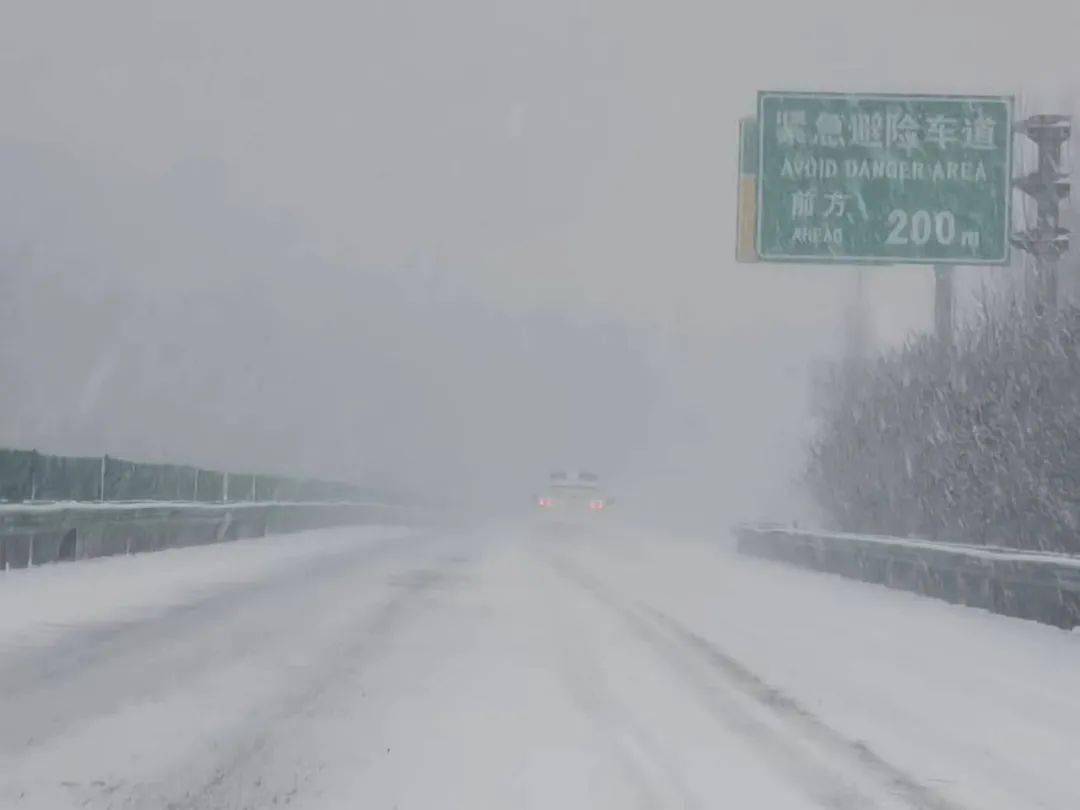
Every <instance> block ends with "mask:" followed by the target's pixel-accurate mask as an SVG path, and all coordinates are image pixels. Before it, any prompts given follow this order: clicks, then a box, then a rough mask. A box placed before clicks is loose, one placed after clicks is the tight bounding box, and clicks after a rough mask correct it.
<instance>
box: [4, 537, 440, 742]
mask: <svg viewBox="0 0 1080 810" xmlns="http://www.w3.org/2000/svg"><path fill="white" fill-rule="evenodd" d="M432 540H433V536H432V535H428V534H409V535H404V536H401V537H391V538H384V539H380V540H377V541H374V542H372V543H365V544H362V545H358V546H357V547H355V548H349V549H346V550H344V551H334V552H332V553H330V554H326V555H320V556H317V557H315V558H311V559H303V560H300V561H298V562H297V564H296V565H292V566H289V567H288V568H286V569H284V570H281V571H277V572H274V573H273V574H271V575H270V576H269V577H265V578H262V579H256V580H251V581H244V582H239V583H235V584H228V585H221V586H216V587H213V588H211V589H208V590H206V591H204V592H202V593H200V594H198V595H197V596H195V597H194V598H192V599H189V600H188V601H185V602H183V603H180V604H176V605H173V606H171V607H166V608H164V609H159V610H156V611H153V612H151V613H149V614H148V615H145V616H141V617H139V618H135V619H132V620H129V621H110V622H102V623H97V624H94V625H89V626H86V627H82V628H78V629H73V630H72V631H71V632H70V633H69V634H67V635H66V636H63V637H61V638H60V639H59V640H56V641H54V642H52V643H50V644H48V645H47V646H43V647H33V648H27V649H23V650H22V651H20V653H18V654H16V655H14V656H10V655H5V659H6V660H5V661H4V663H3V666H0V696H2V698H0V706H2V707H3V712H4V718H5V720H4V723H3V724H0V755H2V754H6V755H15V754H19V753H21V752H24V751H26V750H27V749H28V748H36V747H39V746H41V745H43V744H46V743H47V742H48V741H49V740H50V739H52V738H54V737H56V736H57V735H59V734H62V733H63V732H64V731H65V730H67V729H69V728H71V727H72V726H74V725H75V724H77V723H79V722H83V721H85V720H87V719H88V718H90V717H92V716H99V715H102V714H106V713H108V712H109V711H111V710H115V709H116V708H118V707H120V706H122V705H124V704H126V703H130V702H132V701H136V700H149V699H153V698H154V697H156V696H158V695H159V694H161V693H162V692H163V691H167V690H169V689H173V688H175V686H176V685H177V683H179V682H181V681H182V680H191V679H194V678H196V677H198V675H199V674H200V673H202V672H205V671H207V670H208V669H210V668H212V667H213V666H214V665H215V664H216V663H217V662H216V660H215V656H213V655H208V654H207V649H206V648H205V647H204V646H200V645H199V644H196V645H191V644H190V643H189V642H191V641H193V640H195V641H201V640H202V638H203V637H204V636H205V634H206V633H207V628H208V627H212V626H214V625H215V624H216V623H218V622H220V620H221V617H229V616H233V615H235V614H236V613H237V612H238V611H241V610H245V611H251V610H257V609H258V607H259V605H260V604H268V603H270V602H273V603H274V604H275V607H279V606H280V605H281V604H282V603H285V602H289V601H296V602H298V603H303V601H304V599H305V598H306V595H307V594H308V593H310V590H311V588H313V587H324V586H325V584H326V582H327V580H328V579H340V578H343V577H348V576H350V575H351V574H352V573H353V572H354V571H355V570H356V569H357V567H359V566H371V565H374V564H377V563H379V562H380V561H382V560H383V559H384V558H386V557H388V556H390V555H392V554H395V553H398V552H400V550H401V549H402V547H404V546H412V547H415V546H418V545H423V544H424V543H429V542H431V541H432ZM263 642H264V639H263V638H262V637H261V636H260V635H259V634H251V633H249V634H246V635H242V636H237V635H230V636H229V637H228V638H227V639H226V638H224V637H222V640H221V641H220V642H219V643H220V644H222V645H226V646H227V647H228V652H229V654H230V655H232V656H238V655H243V654H248V653H251V652H254V651H255V650H256V649H257V648H258V646H259V645H260V644H262V643H263ZM133 670H137V671H139V672H140V676H141V677H140V678H138V679H132V678H130V677H125V676H126V674H127V673H129V672H131V671H133ZM88 691H90V692H92V693H93V695H94V700H93V701H92V702H91V701H86V700H85V699H84V697H83V696H84V695H85V694H86V693H87V692H88ZM43 718H48V722H47V723H42V719H43ZM27 729H31V730H32V731H29V732H27V731H26V730H27Z"/></svg>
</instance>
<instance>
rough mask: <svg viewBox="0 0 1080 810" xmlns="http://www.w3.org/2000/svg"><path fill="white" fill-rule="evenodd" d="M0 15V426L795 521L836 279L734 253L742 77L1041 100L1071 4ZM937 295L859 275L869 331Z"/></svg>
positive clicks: (1027, 108) (68, 444) (146, 9)
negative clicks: (577, 475) (565, 475)
mask: <svg viewBox="0 0 1080 810" xmlns="http://www.w3.org/2000/svg"><path fill="white" fill-rule="evenodd" d="M0 14H2V23H3V24H2V25H0V98H2V99H3V114H2V115H0V179H2V184H0V381H2V389H0V390H2V395H0V396H2V406H0V444H2V445H5V446H16V447H25V448H30V447H36V448H38V449H40V450H43V451H50V452H56V453H66V454H101V453H104V452H109V453H111V454H115V455H121V456H125V457H128V458H133V459H138V460H146V461H165V460H168V461H174V462H181V463H194V464H200V465H205V466H209V467H219V468H220V467H227V468H230V469H234V470H246V469H250V470H255V471H259V472H276V473H287V474H296V475H302V474H309V475H318V476H322V477H327V478H340V479H346V480H353V481H357V482H360V483H366V484H372V485H375V486H382V487H389V488H397V489H403V490H406V491H410V492H419V493H424V494H426V495H428V496H431V497H437V498H440V499H444V500H450V501H460V502H463V503H469V504H497V505H499V506H506V505H507V504H511V503H517V502H519V501H520V502H525V501H526V500H527V499H528V498H529V496H530V495H531V493H532V492H533V491H534V490H535V489H536V487H537V486H539V485H540V483H541V482H542V481H543V479H544V477H545V476H546V474H547V472H548V470H549V469H552V468H554V467H564V466H565V467H570V468H574V467H577V466H584V467H587V468H590V469H594V470H595V471H597V472H599V473H600V474H602V475H604V476H605V477H606V478H608V479H610V480H611V482H612V488H613V490H614V491H615V494H616V495H617V496H620V497H623V499H624V502H634V503H636V504H637V505H639V506H641V505H646V506H647V507H648V508H650V509H653V510H660V511H664V512H666V513H667V514H669V515H670V514H674V515H678V516H680V517H687V516H697V515H701V516H706V515H710V514H716V513H717V512H718V511H720V512H722V513H723V514H725V515H731V516H733V517H744V516H757V515H761V514H764V515H773V516H777V517H787V516H789V515H791V514H794V513H796V512H799V511H801V510H802V508H803V507H802V505H801V504H800V502H799V500H798V494H797V493H796V492H795V491H794V490H793V488H792V487H791V486H790V484H791V481H792V480H793V479H794V477H795V476H796V475H797V472H798V468H799V465H800V464H801V457H800V453H801V442H802V439H803V437H804V436H805V434H806V431H807V429H808V418H807V413H808V404H807V381H808V378H809V377H810V375H811V374H812V372H813V368H814V365H815V364H816V363H819V362H822V361H823V359H825V358H827V357H830V356H835V355H836V354H837V353H838V352H839V351H840V349H841V345H842V335H843V329H844V318H845V317H846V313H847V312H848V309H849V307H850V306H851V304H852V301H853V300H854V298H853V297H854V283H853V282H854V272H855V271H852V270H844V269H836V268H812V267H794V268H776V267H765V266H753V265H750V266H740V265H736V264H735V263H734V260H733V255H734V239H733V237H734V231H735V211H734V206H735V181H736V175H735V172H736V147H737V145H736V133H737V130H736V123H737V119H738V118H739V117H740V116H743V115H747V114H751V113H752V112H753V109H754V104H755V93H756V91H757V90H759V89H817V90H840V91H842V90H850V91H898V92H901V91H902V92H956V93H964V92H979V93H1014V94H1016V95H1017V97H1018V101H1019V104H1018V107H1019V109H1020V111H1022V112H1025V113H1026V112H1033V111H1039V112H1071V110H1072V100H1071V94H1072V92H1073V91H1074V90H1076V87H1075V86H1074V85H1073V83H1072V79H1071V77H1070V76H1060V75H1052V73H1051V72H1050V71H1049V69H1047V70H1042V69H1041V68H1040V61H1041V60H1042V59H1043V58H1044V55H1045V54H1047V53H1051V52H1056V53H1059V54H1062V53H1065V54H1067V53H1071V51H1072V49H1073V48H1074V47H1075V42H1074V41H1073V36H1072V35H1073V33H1074V32H1075V31H1076V30H1077V23H1078V22H1080V12H1078V11H1077V10H1076V8H1075V6H1074V5H1073V4H1071V3H1067V2H1042V3H1039V2H1032V3H1028V4H1026V5H1025V7H1024V11H1023V13H1022V14H1021V13H1020V12H1018V11H1017V10H1016V8H1015V7H1013V6H1004V5H1001V6H999V5H995V4H987V3H985V2H981V3H976V2H954V3H950V4H948V7H947V8H943V7H942V4H939V3H921V2H912V3H907V4H904V5H903V6H897V5H895V4H881V3H863V2H820V3H816V4H812V5H802V4H798V5H797V4H792V3H756V4H751V5H745V4H744V5H741V6H740V7H739V8H738V13H737V14H736V13H735V12H734V11H732V10H729V9H727V8H725V7H723V6H721V5H718V4H712V3H665V4H646V3H637V2H629V3H627V2H614V0H610V1H608V0H597V1H596V2H569V1H568V0H548V2H544V3H517V2H513V3H508V2H495V0H487V1H486V2H484V1H482V0H461V2H457V3H435V2H408V1H407V0H396V1H394V2H362V3H356V2H348V3H346V2H329V1H328V0H324V1H323V2H308V3H303V4H300V3H270V2H265V0H261V1H260V2H253V1H246V0H236V1H235V2H229V3H221V2H218V1H215V2H210V0H188V2H185V3H182V4H179V3H163V2H148V0H131V1H130V2H121V0H97V2H95V3H92V4H91V3H86V4H76V3H69V2H52V1H50V0H32V1H27V2H20V1H18V0H8V2H6V3H4V5H3V10H2V12H0ZM1038 21H1043V23H1044V24H1041V25H1039V29H1040V35H1039V36H1038V37H1031V38H1028V39H1025V38H1023V37H1019V36H1018V33H1019V32H1020V31H1021V30H1023V29H1024V27H1025V26H1028V27H1031V26H1035V25H1037V24H1038ZM1059 61H1060V60H1059ZM1048 64H1050V62H1048ZM992 272H993V273H996V274H998V276H1001V275H1002V274H1003V273H1007V271H992ZM992 277H993V276H990V275H986V274H985V271H979V270H965V271H962V280H963V283H964V284H965V285H967V288H968V289H969V290H974V289H976V288H977V287H978V286H979V285H980V283H981V282H982V281H983V280H984V279H986V278H992ZM931 289H932V283H931V279H930V271H929V270H927V269H925V268H923V269H916V268H903V267H897V268H889V269H881V270H878V271H875V272H874V273H873V275H872V276H871V277H869V279H868V282H867V297H868V310H869V320H870V326H871V333H872V335H873V339H874V340H875V341H876V342H877V343H878V344H879V345H888V344H889V343H895V342H897V341H900V340H903V338H904V336H905V335H906V334H907V333H908V332H909V331H910V330H912V329H926V328H927V327H928V326H929V323H930V303H931V302H930V297H929V296H930V292H931Z"/></svg>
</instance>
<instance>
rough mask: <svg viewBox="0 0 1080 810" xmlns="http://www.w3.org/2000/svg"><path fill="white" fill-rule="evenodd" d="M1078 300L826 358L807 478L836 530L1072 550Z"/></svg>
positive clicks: (1076, 543)
mask: <svg viewBox="0 0 1080 810" xmlns="http://www.w3.org/2000/svg"><path fill="white" fill-rule="evenodd" d="M1078 344H1080V310H1076V309H1069V310H1067V311H1064V312H1062V313H1059V314H1057V315H1053V316H1046V317H1039V318H1036V317H1029V316H1027V317H1026V316H1025V315H1024V313H1023V312H1022V311H1021V310H1019V309H1018V308H1017V309H1014V310H1012V311H1011V312H1010V313H1009V314H1008V315H1007V316H1005V317H1001V316H998V317H991V316H989V315H984V316H983V317H982V318H981V319H980V320H979V321H978V322H977V323H976V324H973V325H969V326H967V327H965V328H964V329H962V330H961V332H960V334H959V335H958V336H957V338H956V341H955V344H954V345H953V346H944V345H942V344H941V343H940V342H938V341H937V340H935V339H933V338H932V337H920V338H917V339H913V340H912V341H910V342H908V343H907V344H906V345H905V346H904V347H903V348H901V349H899V350H896V351H893V352H891V353H889V354H886V355H884V356H881V357H878V358H875V359H872V360H864V361H861V362H849V363H845V364H843V365H838V366H835V367H833V368H831V369H829V370H828V371H827V372H826V374H825V375H824V377H823V379H821V380H820V381H819V393H818V396H817V400H818V407H819V412H818V417H819V424H818V430H817V434H816V437H815V439H814V440H813V442H812V444H811V447H810V458H809V463H808V466H807V470H806V483H807V485H808V487H809V489H810V491H811V493H812V494H813V496H814V498H815V500H816V501H817V502H818V503H819V504H820V506H821V507H822V508H823V509H824V511H825V513H826V514H827V515H828V516H829V517H830V519H831V520H832V521H833V523H834V526H833V528H836V529H839V530H842V531H862V532H876V533H881V534H892V535H900V536H921V537H930V538H935V539H940V540H955V541H964V542H975V543H986V544H995V545H1008V546H1018V547H1023V548H1037V549H1053V550H1062V551H1074V552H1080V534H1078V530H1080V351H1078V349H1080V347H1078Z"/></svg>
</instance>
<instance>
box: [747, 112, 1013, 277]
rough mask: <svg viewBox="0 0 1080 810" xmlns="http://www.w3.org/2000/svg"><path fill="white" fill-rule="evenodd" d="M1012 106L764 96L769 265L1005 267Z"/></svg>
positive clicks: (762, 155) (762, 234)
mask: <svg viewBox="0 0 1080 810" xmlns="http://www.w3.org/2000/svg"><path fill="white" fill-rule="evenodd" d="M1012 120H1013V118H1012V99H1011V98H1010V97H1007V96H902V95H860V94H853V95H840V94H835V93H774V92H762V93H759V94H758V137H759V143H758V177H757V182H758V189H757V193H758V201H757V202H758V204H757V252H758V254H759V256H760V257H761V261H766V262H768V261H773V262H811V263H826V262H842V263H849V264H860V263H874V262H895V263H915V262H926V263H934V264H1005V263H1007V262H1008V261H1009V240H1008V236H1009V224H1010V223H1009V200H1010V196H1011V178H1012V165H1011V164H1012Z"/></svg>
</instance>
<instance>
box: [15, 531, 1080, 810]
mask: <svg viewBox="0 0 1080 810" xmlns="http://www.w3.org/2000/svg"><path fill="white" fill-rule="evenodd" d="M1078 675H1080V634H1078V633H1067V632H1063V631H1060V630H1057V629H1054V628H1050V627H1044V626H1040V625H1036V624H1033V623H1030V622H1023V621H1018V620H1013V619H1008V618H1004V617H1000V616H993V615H990V614H985V613H982V612H979V611H974V610H970V609H965V608H959V607H954V606H950V605H946V604H943V603H938V602H934V601H932V600H926V599H921V598H919V597H916V596H914V595H911V594H906V593H899V592H893V591H888V590H886V589H883V588H880V587H877V586H873V585H868V584H864V583H860V582H851V581H847V580H843V579H840V578H837V577H832V576H824V575H818V574H813V573H809V572H804V571H799V570H795V569H789V568H785V567H782V566H778V565H774V564H770V563H765V562H761V561H755V560H747V559H742V558H739V557H737V556H735V555H733V554H732V553H731V552H730V551H729V550H728V543H727V540H726V538H722V537H721V538H713V539H712V540H710V541H705V540H700V541H699V540H685V539H674V538H657V537H655V536H649V535H647V534H644V533H641V532H637V531H630V530H619V529H609V530H605V531H604V532H602V533H595V534H593V535H590V536H577V537H569V536H561V537H555V536H551V535H550V534H537V533H534V532H532V531H530V530H529V529H527V528H523V527H513V526H502V527H498V528H487V529H484V530H477V531H456V532H444V531H429V530H425V531H417V530H404V529H393V528H360V529H335V530H327V531H319V532H308V533H305V534H299V535H293V536H287V537H276V538H267V539H263V540H257V541H241V542H236V543H231V544H226V545H221V546H210V547H202V548H191V549H178V550H173V551H166V552H161V553H158V554H148V555H141V556H136V557H129V558H118V559H102V560H91V561H86V562H81V563H77V564H68V565H56V566H46V567H43V568H40V569H36V570H26V571H12V572H8V573H7V574H0V807H3V808H7V807H12V808H35V809H37V808H41V809H45V808H47V809H48V810H53V808H69V807H72V808H74V807H80V808H81V807H90V808H117V809H119V808H176V809H177V810H179V809H180V808H192V809H194V808H230V809H239V808H266V807H274V806H283V805H287V806H290V807H299V808H386V809H387V810H391V809H392V808H398V809H399V810H413V809H414V808H436V809H437V810H449V809H450V808H462V810H465V809H466V808H467V809H468V810H477V809H478V808H498V809H499V810H503V809H504V808H530V807H532V808H560V810H563V809H564V808H619V809H620V810H622V808H721V807H730V808H743V807H745V808H770V809H771V808H778V809H782V808H815V807H817V808H841V809H843V810H864V809H866V810H869V809H871V808H926V809H927V810H998V808H1001V809H1002V810H1004V809H1005V808H1010V810H1012V808H1017V807H1023V808H1055V809H1057V808H1060V809H1061V810H1073V809H1074V808H1076V807H1077V806H1080V677H1078Z"/></svg>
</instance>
